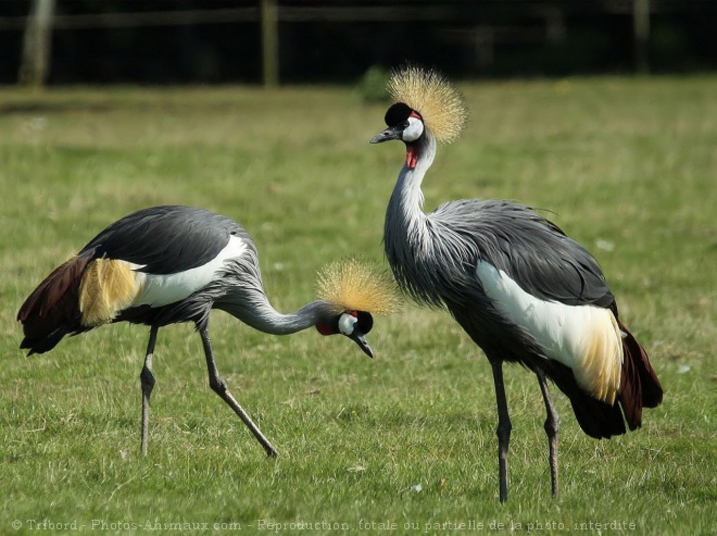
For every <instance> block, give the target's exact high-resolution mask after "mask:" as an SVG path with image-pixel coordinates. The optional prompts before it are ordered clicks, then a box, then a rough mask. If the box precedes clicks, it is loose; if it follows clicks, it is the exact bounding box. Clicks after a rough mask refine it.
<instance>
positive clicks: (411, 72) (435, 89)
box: [388, 65, 468, 143]
mask: <svg viewBox="0 0 717 536" xmlns="http://www.w3.org/2000/svg"><path fill="white" fill-rule="evenodd" d="M388 91H389V93H390V94H391V97H392V98H393V99H394V100H395V101H396V102H402V103H404V104H406V105H407V106H409V107H410V108H411V109H413V110H416V111H417V112H418V113H419V114H421V117H422V118H423V123H424V124H425V125H426V129H427V130H428V131H430V133H431V134H433V136H434V137H435V138H436V140H438V141H439V142H441V143H451V142H452V141H455V140H456V139H457V138H458V136H460V134H461V131H462V130H463V128H464V127H465V125H466V122H467V121H468V108H467V107H466V104H465V99H464V98H463V95H462V94H461V93H460V92H459V91H458V89H457V88H456V87H455V86H454V85H453V84H452V83H451V82H449V81H448V79H447V78H446V77H444V76H443V75H442V74H440V73H439V72H437V71H434V70H432V69H428V70H427V69H422V68H420V67H416V66H414V65H407V66H405V67H402V68H400V69H398V70H395V71H393V72H392V73H391V78H390V79H389V81H388Z"/></svg>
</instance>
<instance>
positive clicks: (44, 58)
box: [18, 0, 55, 87]
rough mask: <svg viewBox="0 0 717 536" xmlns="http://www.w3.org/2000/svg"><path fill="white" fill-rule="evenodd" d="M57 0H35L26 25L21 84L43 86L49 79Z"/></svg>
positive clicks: (20, 75) (21, 64)
mask: <svg viewBox="0 0 717 536" xmlns="http://www.w3.org/2000/svg"><path fill="white" fill-rule="evenodd" d="M54 11H55V0H33V2H32V6H31V8H30V14H29V15H28V17H27V24H26V25H25V35H24V37H23V42H22V61H21V62H20V72H19V73H18V79H19V82H20V85H23V86H31V87H42V86H43V85H45V81H46V80H47V74H48V71H49V65H50V52H51V44H52V15H53V13H54Z"/></svg>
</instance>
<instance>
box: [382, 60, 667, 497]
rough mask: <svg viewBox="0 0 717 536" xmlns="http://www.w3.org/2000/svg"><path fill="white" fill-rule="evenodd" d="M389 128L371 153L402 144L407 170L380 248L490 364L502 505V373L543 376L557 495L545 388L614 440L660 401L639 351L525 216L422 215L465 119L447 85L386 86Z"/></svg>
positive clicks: (494, 209)
mask: <svg viewBox="0 0 717 536" xmlns="http://www.w3.org/2000/svg"><path fill="white" fill-rule="evenodd" d="M388 87H389V91H390V93H391V95H392V97H393V99H394V102H395V103H394V104H393V105H392V106H391V107H390V108H389V109H388V111H387V113H386V117H385V121H386V124H387V125H388V128H387V129H386V130H384V131H383V132H381V133H380V134H378V135H377V136H375V137H374V138H373V139H372V140H371V143H381V142H384V141H387V140H401V141H403V142H404V143H405V145H406V162H405V164H404V165H403V168H402V169H401V172H400V174H399V176H398V181H397V183H396V186H395V188H394V190H393V194H392V195H391V199H390V201H389V204H388V209H387V211H386V222H385V227H384V245H385V250H386V256H387V258H388V261H389V264H390V265H391V269H392V271H393V273H394V276H395V278H396V280H397V282H398V284H399V286H400V287H401V288H402V290H404V292H405V293H407V294H408V295H410V296H411V297H412V298H414V299H415V300H416V301H417V302H419V303H421V304H425V305H429V306H434V307H438V308H444V309H447V310H448V311H449V312H450V313H451V315H452V316H453V318H455V320H456V321H457V322H458V323H459V324H460V325H461V327H463V329H464V330H465V331H466V332H467V333H468V335H469V336H470V337H471V339H472V340H473V341H474V342H475V343H476V344H477V345H478V346H480V348H481V349H482V350H483V351H484V352H485V354H486V357H487V358H488V361H489V362H490V364H491V368H492V372H493V381H494V384H495V393H496V399H497V404H498V429H497V435H498V460H499V486H500V501H501V502H504V501H506V500H507V499H508V485H507V473H508V442H509V440H510V432H511V429H512V427H511V423H510V418H509V415H508V406H507V403H506V398H505V389H504V385H503V362H504V361H508V362H512V363H520V364H522V365H523V366H525V367H526V368H528V369H529V370H531V371H533V372H534V373H535V374H536V376H537V377H538V383H539V384H540V390H541V393H542V396H543V401H544V403H545V408H546V411H547V419H546V421H545V431H546V433H547V436H548V445H549V463H550V474H551V483H552V494H553V496H555V495H556V493H557V491H558V429H559V423H560V421H559V417H558V414H557V412H556V410H555V406H554V405H553V402H552V399H551V397H550V394H549V392H548V386H547V383H546V378H550V379H551V380H552V381H553V383H555V385H557V386H558V388H559V389H560V390H561V391H562V392H563V393H565V395H566V396H567V397H568V399H569V400H570V403H571V405H572V407H573V411H574V412H575V417H576V418H577V421H578V423H579V424H580V427H581V428H582V429H583V431H584V432H585V433H586V434H588V435H589V436H591V437H594V438H597V439H600V438H609V437H611V436H614V435H619V434H623V433H625V431H626V430H625V422H624V420H623V414H624V419H625V420H627V424H628V426H629V428H630V430H634V429H636V428H638V427H639V426H640V425H641V423H642V408H643V407H656V406H657V405H658V404H660V402H661V401H662V387H661V386H660V382H659V381H658V379H657V376H656V375H655V372H654V370H653V369H652V366H651V365H650V361H649V359H648V357H647V354H646V352H645V350H644V349H643V348H642V347H641V346H640V344H639V343H638V342H637V340H636V339H635V338H634V337H633V336H632V334H631V333H630V332H629V331H628V329H627V328H626V327H625V326H624V325H623V324H622V322H620V320H619V317H618V310H617V304H616V303H615V298H614V296H613V295H612V293H611V292H610V289H609V288H608V286H607V284H606V282H605V278H604V276H603V273H602V271H601V270H600V268H599V266H598V264H597V262H596V261H595V259H594V258H593V257H592V255H591V254H590V253H589V252H588V251H587V250H586V249H585V248H584V247H583V246H581V245H580V244H578V243H577V242H576V241H574V240H572V239H570V238H568V237H567V236H566V235H565V233H563V231H562V230H561V229H560V228H558V226H556V225H555V224H553V223H551V222H550V221H548V220H547V219H545V218H543V217H542V216H540V215H539V214H537V213H536V212H534V211H533V210H532V209H530V208H529V207H527V206H524V205H521V204H516V203H511V202H508V201H505V200H479V199H469V200H461V201H452V202H448V203H445V204H443V205H441V206H439V207H438V208H437V209H436V210H434V211H433V212H430V213H424V212H423V210H422V207H423V201H424V197H423V193H422V191H421V182H422V181H423V178H424V176H425V174H426V172H427V171H428V168H429V167H430V166H431V164H432V163H433V159H434V157H435V155H436V142H437V141H440V142H444V143H448V142H451V141H453V140H455V139H456V138H457V137H458V135H459V134H460V132H461V130H462V128H463V127H464V125H465V122H466V119H467V111H466V107H465V104H464V101H463V98H462V96H461V95H460V93H459V92H458V91H457V90H456V89H455V87H454V86H453V85H451V84H450V83H449V82H448V81H447V80H446V79H445V78H444V77H443V76H442V75H440V74H438V73H436V72H435V71H426V70H423V69H420V68H417V67H411V66H409V67H405V68H403V69H401V70H400V71H398V72H395V73H394V74H393V75H392V77H391V79H390V81H389V85H388Z"/></svg>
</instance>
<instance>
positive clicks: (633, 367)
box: [618, 321, 662, 430]
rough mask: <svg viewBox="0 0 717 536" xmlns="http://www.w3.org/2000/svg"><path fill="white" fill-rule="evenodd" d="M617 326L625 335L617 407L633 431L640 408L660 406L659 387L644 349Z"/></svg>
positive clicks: (626, 331) (640, 412)
mask: <svg viewBox="0 0 717 536" xmlns="http://www.w3.org/2000/svg"><path fill="white" fill-rule="evenodd" d="M618 326H619V327H620V329H621V330H622V332H623V333H624V336H623V339H622V347H623V353H624V359H623V362H622V373H621V377H620V389H619V392H620V405H621V406H622V411H623V412H624V413H625V419H626V420H627V424H628V426H629V427H630V430H634V429H635V428H638V427H639V426H640V425H641V424H642V408H643V407H646V408H654V407H656V406H658V405H659V404H660V402H662V386H661V385H660V381H659V380H658V379H657V374H655V371H654V370H653V368H652V365H650V360H649V358H648V357H647V352H645V349H644V348H643V347H642V346H640V343H638V342H637V340H636V339H635V337H633V335H632V333H630V332H629V331H628V329H627V328H626V327H625V326H624V325H623V324H622V323H621V322H619V321H618Z"/></svg>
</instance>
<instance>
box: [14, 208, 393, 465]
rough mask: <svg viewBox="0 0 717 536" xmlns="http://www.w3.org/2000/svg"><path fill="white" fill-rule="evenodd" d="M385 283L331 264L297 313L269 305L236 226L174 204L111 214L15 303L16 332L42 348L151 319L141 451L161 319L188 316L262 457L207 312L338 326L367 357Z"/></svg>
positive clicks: (213, 382)
mask: <svg viewBox="0 0 717 536" xmlns="http://www.w3.org/2000/svg"><path fill="white" fill-rule="evenodd" d="M391 284H392V283H391V282H390V281H387V280H386V279H383V278H381V276H380V274H373V273H372V272H371V271H370V269H368V268H367V267H366V266H365V265H363V264H360V263H358V262H356V261H350V262H348V263H345V264H343V265H338V264H337V265H333V266H332V267H329V268H328V269H327V270H325V271H324V272H323V273H322V274H321V276H320V279H319V291H320V294H321V298H322V299H320V300H317V301H313V302H311V303H309V304H307V305H305V306H304V307H302V308H301V309H299V310H298V311H297V312H296V313H292V314H281V313H278V312H277V311H276V310H275V309H274V308H273V307H272V306H271V304H270V303H269V300H268V299H267V296H266V294H265V293H264V286H263V283H262V278H261V271H260V269H259V260H258V254H257V249H256V246H255V245H254V242H253V241H252V239H251V238H250V237H249V235H248V234H247V232H246V231H245V230H244V228H243V227H242V226H241V225H239V224H238V223H236V222H234V221H232V220H230V219H229V218H227V217H225V216H222V215H220V214H215V213H213V212H209V211H207V210H202V209H198V208H190V207H183V206H158V207H152V208H147V209H143V210H140V211H138V212H135V213H133V214H130V215H128V216H125V217H124V218H122V219H120V220H118V221H116V222H115V223H113V224H112V225H110V226H109V227H107V228H106V229H105V230H104V231H102V232H101V233H100V234H98V235H97V236H96V237H95V238H93V239H92V240H91V241H90V242H89V244H87V245H86V246H85V247H84V248H83V249H82V250H81V251H80V252H79V253H78V254H77V255H76V256H74V257H72V258H71V259H70V260H68V261H67V262H65V263H64V264H62V265H61V266H59V267H58V268H56V269H55V270H54V271H53V272H52V273H51V274H50V275H49V276H48V277H47V278H46V279H45V280H44V281H43V282H42V283H40V285H39V286H38V287H37V288H36V289H35V290H34V291H33V292H32V294H30V296H29V297H28V298H27V300H26V301H25V303H24V304H23V305H22V307H21V308H20V312H19V313H18V316H17V318H18V320H19V321H20V322H22V326H23V330H24V335H25V338H24V339H23V341H22V343H21V345H20V348H24V349H28V350H29V354H28V355H31V354H35V353H44V352H47V351H49V350H52V348H54V347H55V345H57V343H58V342H60V340H61V339H62V338H63V337H64V336H65V335H67V334H71V335H77V334H80V333H84V332H86V331H89V330H91V329H93V328H96V327H99V326H101V325H103V324H107V323H110V322H121V321H127V322H131V323H134V324H145V325H148V326H150V332H149V343H148V345H147V353H146V354H145V358H144V365H143V367H142V372H141V374H140V379H141V387H142V431H141V451H142V454H145V455H146V454H147V439H148V426H149V402H150V396H151V394H152V388H153V387H154V384H155V379H154V376H153V374H152V356H153V354H154V346H155V342H156V340H157V332H158V331H159V328H160V327H163V326H167V325H169V324H176V323H179V322H194V324H195V325H196V327H197V331H198V332H199V335H200V337H201V339H202V345H203V347H204V354H205V357H206V361H207V369H208V371H209V385H210V387H211V388H212V390H214V391H215V392H216V393H217V394H218V395H219V396H220V397H221V398H222V400H224V401H225V402H226V403H227V404H228V405H229V406H230V407H231V408H232V409H233V410H234V411H235V412H236V414H237V415H238V416H239V417H240V418H241V420H242V421H243V422H244V424H246V426H247V427H248V428H249V430H251V432H252V433H253V434H254V436H255V437H256V439H257V440H258V441H259V443H261V446H262V447H264V450H265V451H266V453H267V455H268V456H276V455H277V454H278V452H277V450H276V448H274V446H273V445H272V444H271V443H270V442H269V440H268V439H267V438H266V437H265V436H264V435H263V434H262V432H261V431H260V430H259V428H258V426H257V425H256V424H255V423H254V422H253V421H252V420H251V418H250V417H249V415H248V414H247V413H246V412H245V411H244V409H242V407H241V406H240V405H239V403H238V402H237V401H236V399H235V398H234V397H233V396H232V395H231V393H230V392H229V391H228V390H227V385H226V383H225V382H224V380H223V379H222V378H221V377H220V376H219V372H218V370H217V366H216V363H215V360H214V355H213V353H212V347H211V344H210V342H209V329H208V323H209V312H210V311H211V310H212V309H220V310H223V311H226V312H227V313H229V314H231V315H233V316H235V317H236V318H238V319H239V320H241V321H242V322H244V323H245V324H248V325H249V326H251V327H253V328H255V329H258V330H259V331H263V332H265V333H271V334H273V335H285V334H290V333H295V332H297V331H301V330H303V329H306V328H309V327H311V326H315V327H316V329H317V330H318V331H319V333H321V334H322V335H333V334H337V333H341V334H342V335H345V336H347V337H348V338H350V339H351V340H353V341H354V342H356V344H358V346H359V347H360V348H361V349H362V350H363V351H364V352H365V353H366V354H367V355H368V356H369V357H373V353H372V351H371V348H370V347H369V345H368V343H367V342H366V338H365V337H364V335H365V334H366V333H368V332H369V331H370V330H371V328H372V326H373V317H372V316H371V313H372V312H373V313H377V312H387V311H388V310H389V309H390V308H391V307H392V306H393V304H394V303H395V296H394V294H393V293H392V287H391Z"/></svg>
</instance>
